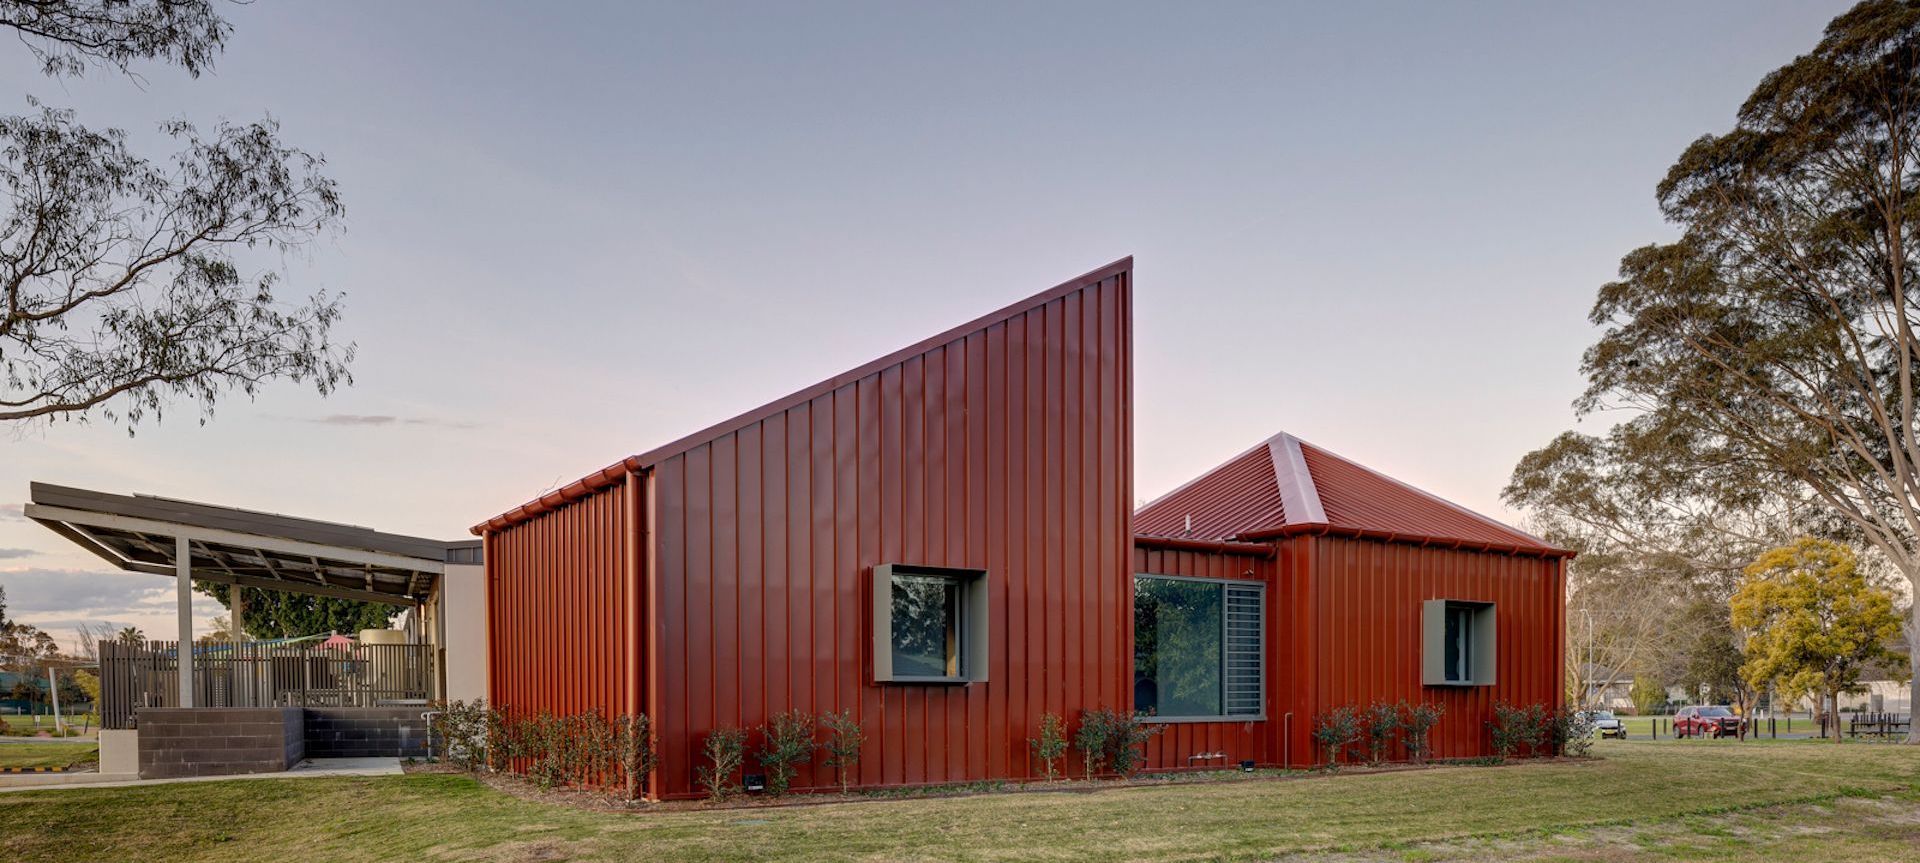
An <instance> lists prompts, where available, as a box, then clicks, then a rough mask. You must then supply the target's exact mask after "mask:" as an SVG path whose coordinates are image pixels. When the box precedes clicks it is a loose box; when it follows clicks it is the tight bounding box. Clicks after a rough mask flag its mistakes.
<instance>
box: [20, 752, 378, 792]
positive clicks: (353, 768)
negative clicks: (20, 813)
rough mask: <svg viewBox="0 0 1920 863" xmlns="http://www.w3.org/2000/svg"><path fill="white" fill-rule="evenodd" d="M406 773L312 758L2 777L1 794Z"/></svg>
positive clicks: (360, 761)
mask: <svg viewBox="0 0 1920 863" xmlns="http://www.w3.org/2000/svg"><path fill="white" fill-rule="evenodd" d="M403 772H405V771H403V770H401V769H400V759H398V758H309V759H307V760H305V761H302V762H300V763H299V764H296V765H294V767H293V769H291V770H286V771H283V772H280V773H247V774H243V775H240V776H187V777H181V778H178V779H141V778H140V777H138V776H135V775H132V774H127V773H22V774H19V775H10V776H0V794H4V793H7V792H9V791H34V790H38V789H44V788H126V787H130V786H138V785H166V784H171V783H175V782H227V781H234V780H243V779H306V778H311V777H320V776H392V775H398V774H400V773H403Z"/></svg>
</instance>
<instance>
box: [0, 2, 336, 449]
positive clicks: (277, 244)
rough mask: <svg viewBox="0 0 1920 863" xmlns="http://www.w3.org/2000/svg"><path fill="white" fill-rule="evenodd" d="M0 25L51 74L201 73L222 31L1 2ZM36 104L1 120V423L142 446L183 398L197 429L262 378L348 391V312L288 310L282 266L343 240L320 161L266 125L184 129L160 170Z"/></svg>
mask: <svg viewBox="0 0 1920 863" xmlns="http://www.w3.org/2000/svg"><path fill="white" fill-rule="evenodd" d="M0 28H6V29H9V30H11V31H12V32H13V33H14V34H15V35H16V36H17V37H19V39H20V40H21V42H22V43H24V44H25V45H27V46H28V48H29V49H31V50H32V51H33V52H34V54H35V56H36V57H38V58H39V59H40V61H41V64H42V71H43V72H45V73H47V74H49V75H78V74H80V73H81V72H82V71H84V70H85V69H86V67H87V66H88V65H90V64H95V63H98V64H103V65H106V66H109V67H113V68H118V69H120V70H121V71H123V72H130V69H129V65H130V63H132V62H133V61H135V60H142V59H149V60H159V61H162V62H167V63H172V64H176V65H179V66H181V67H183V68H185V69H186V70H187V72H188V73H189V74H193V75H198V74H199V72H200V71H201V70H203V69H205V68H207V67H208V66H209V64H210V63H211V61H212V58H213V57H214V56H215V55H217V54H218V53H219V52H220V50H221V49H222V47H223V46H224V43H225V39H226V34H227V32H228V30H229V27H228V25H227V23H226V22H225V21H224V20H223V19H222V18H221V17H220V16H219V14H218V13H217V12H216V11H215V9H214V6H213V4H212V3H211V2H210V0H0ZM27 106H28V109H29V110H28V112H27V113H24V114H17V115H9V116H0V187H4V188H5V191H6V193H7V199H8V201H9V202H10V204H11V207H10V208H9V209H8V210H7V211H6V212H5V213H4V215H0V422H15V423H25V422H33V421H41V420H54V419H71V420H84V419H87V418H89V417H91V416H94V415H100V416H104V417H106V418H107V419H109V420H111V421H114V422H123V423H124V424H125V425H126V428H127V430H128V432H129V433H132V431H133V429H134V427H135V426H137V425H138V424H139V423H140V421H141V420H143V419H145V418H148V417H152V418H154V419H158V418H159V416H160V414H161V411H162V409H163V408H164V406H166V405H167V404H169V403H170V402H172V401H174V400H191V401H194V402H197V403H198V405H199V408H200V415H201V420H202V421H203V422H204V421H205V420H206V419H207V418H208V417H210V416H211V415H212V412H213V408H214V404H215V402H216V401H217V400H218V399H219V398H221V397H222V396H224V395H226V394H229V393H232V392H236V391H237V392H240V393H244V394H246V395H248V396H251V395H253V394H254V392H255V391H256V389H257V388H258V387H259V386H261V385H262V384H265V383H267V382H269V381H274V380H282V379H285V380H292V381H296V382H307V383H311V384H312V385H313V386H314V388H315V389H316V390H318V391H319V392H320V393H321V394H322V395H325V394H327V393H329V392H331V391H332V390H333V389H334V388H335V387H337V386H340V385H342V384H346V383H351V381H352V379H351V377H350V376H349V375H348V373H347V366H348V364H349V363H350V362H351V361H352V359H353V346H352V345H351V344H349V345H344V346H342V345H338V344H335V343H334V341H333V340H332V338H331V335H330V333H331V330H332V327H333V325H334V323H335V322H336V321H337V320H338V318H339V316H340V302H339V300H338V299H336V298H332V297H329V296H327V295H326V294H325V293H324V292H317V293H315V294H313V295H311V296H309V297H308V298H307V299H306V301H305V302H304V303H301V304H289V303H285V302H282V301H281V300H280V299H279V298H278V297H277V291H278V285H279V280H280V272H279V271H278V270H276V269H274V268H273V267H272V263H273V262H274V258H275V257H276V256H284V255H285V254H286V253H289V252H292V251H295V250H297V249H299V248H301V247H303V246H305V245H306V244H307V243H309V242H311V241H312V240H313V239H315V238H316V237H319V236H321V235H323V234H325V233H327V232H330V231H333V230H335V229H337V228H338V227H339V225H340V221H341V219H342V218H343V216H344V213H345V210H344V208H343V207H342V205H341V202H340V197H339V194H338V191H337V188H336V186H335V184H334V181H333V180H332V179H330V178H329V177H327V176H326V174H325V173H324V172H323V168H324V160H323V159H322V158H321V157H319V156H317V155H314V154H311V153H308V152H306V151H304V150H300V149H298V148H295V147H291V146H288V145H287V144H285V143H284V142H282V141H281V140H280V137H279V125H278V124H277V123H275V122H274V121H273V120H272V119H270V118H269V119H265V120H261V121H257V122H253V123H240V124H236V123H227V122H221V123H219V124H218V125H216V126H215V127H214V128H213V129H212V130H211V131H210V132H207V133H205V134H203V133H202V132H200V131H199V130H198V129H197V128H196V127H195V126H194V125H193V124H191V123H188V122H187V121H185V120H173V121H170V122H167V123H165V124H163V125H162V126H161V127H160V131H161V133H162V134H163V135H165V136H167V137H169V138H171V139H172V140H173V141H174V144H175V146H176V147H177V152H175V153H174V155H173V156H172V157H171V158H170V159H167V160H164V161H161V162H156V161H153V160H150V159H147V158H145V157H143V156H140V155H138V154H136V153H135V152H133V150H132V149H131V148H130V147H129V145H128V136H127V134H126V132H125V131H123V130H120V129H115V128H107V129H95V128H91V127H88V126H86V125H83V124H82V123H81V122H79V119H78V117H77V116H76V115H75V114H74V112H72V111H69V110H62V109H58V108H53V107H47V106H43V105H41V104H40V103H39V102H38V101H37V100H35V99H33V98H32V97H28V99H27Z"/></svg>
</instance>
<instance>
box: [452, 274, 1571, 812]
mask: <svg viewBox="0 0 1920 863" xmlns="http://www.w3.org/2000/svg"><path fill="white" fill-rule="evenodd" d="M1131 290H1132V261H1131V259H1125V260H1121V261H1118V262H1116V263H1114V264H1111V265H1109V266H1107V267H1103V268H1101V269H1099V270H1095V271H1094V272H1091V273H1088V274H1086V275H1084V276H1081V277H1080V278H1077V279H1074V280H1072V281H1069V282H1067V283H1065V284H1062V285H1060V286H1058V287H1056V288H1053V289H1052V290H1049V291H1047V292H1045V293H1042V294H1039V295H1037V296H1034V297H1032V298H1030V299H1027V300H1024V301H1022V302H1019V303H1016V304H1014V305H1012V306H1009V307H1007V308H1005V309H1002V310H1000V311H998V312H995V313H993V314H990V315H987V316H985V317H983V318H980V319H978V320H975V321H972V322H970V323H967V324H965V325H962V326H960V327H957V328H955V329H952V330H949V331H947V332H946V333H942V334H941V335H938V336H935V337H933V338H930V339H927V340H925V341H922V342H920V343H918V344H915V345H913V346H911V347H908V348H906V349H904V350H901V351H898V352H896V353H894V354H891V355H888V356H886V357H883V358H881V359H878V360H875V361H874V362H871V363H868V364H867V365H864V366H862V367H860V368H858V369H855V370H853V371H850V372H847V373H846V374H842V375H839V376H837V377H835V378H833V379H831V380H828V381H824V382H822V383H820V384H818V385H816V386H813V387H810V388H808V389H805V390H802V391H801V392H798V393H795V394H793V395H791V396H788V397H787V398H784V399H781V400H779V401H776V402H774V403H772V404H769V405H766V406H763V407H761V408H759V409H756V410H753V411H750V412H748V413H746V414H742V415H741V416H738V417H735V418H733V419H731V420H728V421H726V422H723V423H720V424H718V425H715V426H713V427H711V428H708V429H706V430H704V431H701V432H698V433H696V434H693V435H690V436H688V437H686V438H683V439H681V440H678V441H675V442H673V443H670V444H667V445H666V446H662V447H659V448H657V449H654V450H651V451H648V452H645V453H642V454H640V455H636V456H632V457H630V458H626V459H623V460H621V461H619V462H616V463H615V464H613V465H610V466H608V467H606V468H604V469H602V470H600V471H598V472H596V473H594V474H592V475H590V476H588V477H586V478H584V479H582V480H580V481H578V482H575V483H573V484H572V485H569V486H567V487H565V488H562V489H560V490H559V491H556V492H553V493H550V494H548V495H545V496H543V497H541V498H539V499H538V500H535V501H532V502H529V503H527V504H525V505H523V506H520V507H518V508H516V509H514V510H512V511H510V512H508V513H505V514H503V515H501V516H498V517H496V518H493V519H491V520H489V521H487V522H485V523H483V524H481V525H477V526H476V527H475V528H474V531H475V533H477V534H480V535H481V536H483V537H485V540H486V561H487V595H488V632H489V676H490V681H489V684H490V685H489V690H490V697H491V700H492V701H493V703H494V704H496V705H500V706H502V707H504V708H506V709H508V710H510V711H512V712H539V711H547V712H552V713H555V714H567V713H575V712H580V711H585V710H595V711H601V712H603V713H605V714H608V715H609V716H611V715H614V714H636V713H645V714H647V715H648V716H650V717H652V718H653V720H654V723H655V728H656V729H657V733H658V735H659V738H658V739H659V742H660V751H661V755H662V764H661V767H660V769H659V770H658V771H657V772H656V773H655V775H654V777H653V780H652V785H651V788H650V790H651V792H652V793H653V794H655V795H656V796H662V797H685V796H692V795H694V794H696V793H698V791H697V788H696V785H695V776H696V771H697V769H698V768H699V767H700V766H701V765H702V764H703V763H704V762H702V761H701V759H700V758H699V756H698V752H699V750H700V746H701V743H702V741H703V740H704V739H705V737H706V735H707V734H708V733H709V732H710V731H711V730H713V729H715V728H720V727H735V728H752V727H753V726H756V725H759V724H761V723H763V722H766V721H767V720H768V718H769V717H771V716H772V715H773V714H775V713H779V712H783V711H789V710H799V711H805V712H807V713H810V714H815V715H818V714H824V713H828V712H838V711H850V712H851V713H852V714H853V715H854V716H856V717H858V718H859V719H860V720H861V721H862V723H863V724H864V726H865V729H866V735H867V742H866V747H865V750H864V752H863V757H862V758H861V760H860V763H859V768H858V775H857V776H855V777H854V784H856V785H859V786H866V787H877V786H888V785H913V784H923V783H940V782H956V781H970V780H980V779H1002V778H1004V779H1021V778H1029V777H1033V776H1036V775H1038V774H1039V772H1040V771H1039V768H1038V766H1037V765H1036V764H1034V763H1033V762H1032V759H1031V757H1030V754H1029V746H1028V739H1029V738H1031V737H1033V736H1035V735H1036V734H1037V733H1038V732H1037V726H1038V723H1039V721H1040V719H1041V717H1042V715H1043V714H1046V713H1054V714H1057V715H1060V716H1062V717H1063V718H1065V719H1066V720H1068V721H1069V722H1070V723H1071V722H1073V721H1074V720H1075V719H1076V718H1077V717H1078V715H1079V714H1080V713H1081V712H1082V711H1084V710H1089V709H1094V708H1098V707H1113V708H1118V709H1131V708H1136V707H1138V708H1141V709H1147V708H1148V707H1152V708H1154V710H1155V712H1156V713H1157V714H1159V715H1160V716H1161V717H1164V718H1166V720H1167V721H1168V723H1169V724H1168V727H1169V729H1170V731H1169V733H1166V734H1163V735H1162V736H1161V737H1159V738H1158V739H1156V741H1155V742H1154V743H1153V744H1152V751H1151V752H1150V755H1151V764H1152V765H1153V766H1155V767H1158V768H1178V767H1186V766H1195V767H1199V766H1219V765H1220V764H1221V763H1222V762H1228V763H1238V762H1240V761H1242V760H1252V761H1255V762H1256V763H1262V764H1272V763H1279V762H1280V761H1282V760H1283V759H1285V760H1291V762H1293V763H1306V759H1307V758H1309V757H1310V756H1309V755H1308V754H1307V753H1308V750H1309V749H1310V747H1309V746H1308V743H1307V737H1306V734H1307V729H1308V726H1309V724H1310V721H1311V716H1312V714H1313V713H1314V711H1316V710H1321V709H1325V708H1326V707H1328V706H1332V705H1336V704H1342V703H1356V704H1359V703H1364V702H1367V701H1369V700H1372V699H1376V698H1385V697H1389V696H1391V697H1393V698H1402V697H1404V698H1408V699H1410V700H1412V699H1425V700H1446V701H1447V702H1448V707H1449V710H1450V716H1449V719H1448V720H1446V721H1444V722H1443V723H1442V725H1441V729H1442V732H1443V734H1442V735H1441V736H1440V742H1441V746H1440V754H1443V755H1451V754H1470V753H1474V752H1478V751H1481V747H1483V746H1484V744H1483V743H1482V742H1481V740H1480V738H1481V737H1483V736H1484V734H1483V732H1482V730H1481V728H1482V726H1483V724H1484V723H1483V722H1481V721H1480V720H1479V719H1477V718H1476V717H1479V716H1480V715H1482V714H1483V713H1484V712H1485V711H1486V709H1487V706H1488V705H1490V704H1491V703H1492V699H1505V700H1508V701H1516V702H1520V701H1544V702H1550V703H1557V702H1558V695H1557V693H1558V692H1559V689H1560V686H1559V676H1558V675H1559V668H1560V655H1561V652H1560V650H1559V640H1560V630H1561V622H1560V617H1561V615H1562V606H1561V593H1560V583H1561V578H1562V575H1561V572H1562V569H1561V562H1562V560H1563V558H1564V557H1565V556H1566V553H1565V552H1561V551H1558V550H1556V549H1552V548H1549V547H1547V546H1546V545H1545V544H1543V543H1541V542H1539V541H1538V540H1537V539H1534V538H1533V537H1529V536H1527V535H1525V534H1522V533H1519V532H1518V531H1514V530H1512V529H1511V528H1506V527H1504V526H1502V525H1499V524H1497V523H1494V522H1491V521H1488V520H1486V519H1483V518H1480V517H1478V516H1474V515H1472V514H1471V513H1467V512H1465V511H1464V510H1461V509H1459V508H1458V507H1454V506H1452V505H1451V504H1446V503H1444V502H1441V501H1439V500H1438V499H1436V498H1432V497H1430V496H1427V495H1424V494H1423V493H1420V492H1417V491H1414V490H1412V489H1410V488H1407V487H1406V486H1403V485H1400V484H1398V483H1395V482H1394V481H1392V480H1388V479H1386V478H1384V477H1381V476H1379V475H1378V474H1374V473H1372V472H1371V471H1367V470H1366V469H1364V468H1360V467H1358V466H1357V465H1353V464H1352V463H1351V462H1346V461H1344V460H1341V459H1339V458H1338V457H1336V456H1332V455H1331V454H1328V453H1325V452H1323V451H1320V450H1317V449H1314V448H1312V447H1309V446H1306V445H1302V444H1299V443H1298V442H1295V441H1292V439H1291V438H1286V437H1284V436H1282V437H1280V438H1275V440H1274V441H1273V442H1270V443H1269V444H1268V445H1265V446H1263V447H1260V448H1257V452H1250V453H1249V454H1247V455H1243V456H1242V457H1240V458H1237V459H1235V460H1234V461H1233V462H1230V463H1229V464H1228V465H1225V466H1223V467H1222V468H1221V469H1219V470H1216V471H1214V472H1211V473H1209V474H1208V475H1207V476H1205V477H1202V478H1200V479H1198V480H1195V481H1194V482H1192V483H1189V484H1188V485H1186V486H1184V487H1182V488H1181V489H1179V490H1177V491H1175V492H1174V493H1172V494H1170V495H1167V496H1166V497H1164V498H1162V499H1160V500H1158V501H1156V502H1154V503H1153V504H1150V505H1149V506H1148V507H1147V508H1145V509H1143V510H1141V511H1140V513H1138V514H1137V516H1136V515H1135V514H1134V513H1132V512H1131V511H1130V504H1131V501H1132V500H1133V497H1132V491H1133V489H1132V470H1131V465H1132V461H1133V454H1132V444H1133V434H1132V416H1133V411H1132V314H1131V312H1132V301H1131ZM1256 455H1258V456H1259V457H1258V458H1256V457H1255V456H1256ZM1282 457H1285V458H1287V459H1293V460H1297V461H1298V464H1297V465H1296V464H1293V463H1291V462H1289V463H1288V464H1286V465H1282V464H1281V463H1280V459H1281V458H1282ZM1263 459H1264V461H1263ZM1136 518H1137V520H1138V524H1137V525H1136V523H1135V520H1136ZM1189 519H1191V524H1189ZM1136 527H1138V528H1139V532H1140V533H1142V534H1153V536H1146V535H1142V536H1138V537H1136V536H1135V532H1136V531H1135V528H1136ZM1136 573H1138V574H1145V575H1156V574H1157V575H1168V576H1189V578H1184V579H1159V580H1142V579H1139V578H1136ZM1136 590H1144V591H1145V595H1144V596H1143V597H1140V598H1136ZM1434 599H1439V600H1442V605H1440V606H1434V605H1433V603H1431V602H1427V601H1428V600H1434ZM1449 602H1451V603H1458V604H1459V609H1465V610H1466V613H1464V614H1463V613H1456V612H1457V611H1458V610H1457V609H1455V608H1454V606H1453V605H1447V604H1446V603H1449ZM1143 609H1144V610H1143ZM1436 613H1437V614H1438V615H1439V618H1437V619H1441V620H1442V621H1443V623H1444V622H1445V621H1446V620H1454V619H1455V618H1457V619H1458V623H1459V626H1460V627H1468V626H1469V625H1470V624H1472V623H1473V621H1474V620H1475V619H1484V620H1485V621H1486V625H1485V628H1484V630H1483V631H1481V635H1482V636H1485V637H1489V638H1490V637H1491V636H1493V634H1494V630H1495V627H1496V624H1495V623H1494V622H1493V621H1495V620H1496V619H1497V632H1498V637H1497V642H1495V641H1488V642H1487V644H1486V645H1484V647H1485V649H1484V650H1475V651H1473V660H1472V661H1474V662H1479V661H1481V660H1486V659H1490V657H1491V656H1492V655H1496V654H1497V656H1498V660H1497V663H1494V664H1492V665H1489V666H1488V669H1489V670H1487V671H1486V672H1484V673H1485V674H1487V675H1493V674H1496V673H1497V674H1498V675H1500V677H1499V678H1498V680H1497V682H1496V681H1494V680H1491V679H1489V680H1484V681H1481V680H1473V681H1455V682H1452V683H1444V682H1443V683H1442V684H1439V685H1434V686H1426V685H1423V684H1422V683H1421V680H1420V677H1419V674H1420V671H1421V668H1420V667H1419V666H1420V663H1421V662H1422V655H1421V653H1422V648H1421V647H1420V643H1419V638H1420V637H1421V633H1420V632H1418V631H1416V630H1418V629H1419V627H1420V626H1421V625H1422V623H1423V621H1424V620H1425V618H1424V617H1423V615H1428V616H1432V614H1436ZM1449 615H1452V616H1451V617H1450V616H1449ZM1474 615H1479V618H1475V617H1474ZM1143 628H1144V632H1143V631H1141V630H1142V629H1143ZM1456 634H1457V633H1456ZM1456 641H1457V642H1458V643H1459V645H1460V646H1461V648H1462V649H1463V650H1464V649H1465V648H1466V647H1468V646H1475V647H1481V646H1482V645H1479V644H1478V643H1474V644H1472V645H1469V643H1468V640H1467V639H1465V638H1464V637H1463V638H1459V639H1456ZM1142 645H1146V647H1145V648H1143V647H1142ZM1428 652H1432V651H1428ZM1449 656H1450V657H1451V656H1452V655H1451V654H1449ZM1452 658H1453V659H1458V660H1459V661H1458V662H1457V663H1456V665H1458V668H1456V669H1441V671H1442V672H1446V671H1449V670H1452V671H1460V672H1461V673H1463V674H1464V673H1470V672H1478V670H1479V669H1478V667H1477V666H1475V667H1473V668H1469V665H1470V663H1469V662H1468V661H1467V660H1465V659H1459V658H1458V657H1452ZM1143 669H1144V670H1145V672H1146V673H1144V674H1143ZM1429 670H1431V669H1429ZM1410 675H1411V676H1410ZM1143 698H1144V699H1145V700H1147V701H1150V702H1153V703H1152V704H1150V705H1143V704H1141V703H1140V702H1141V701H1142V699H1143ZM1163 707H1164V708H1168V709H1162V708H1163ZM1176 708H1177V709H1176ZM1194 711H1199V712H1200V713H1204V714H1205V715H1199V714H1194V715H1178V716H1176V715H1174V714H1175V713H1182V714H1187V713H1193V712H1194ZM1289 717H1291V718H1289ZM1449 735H1450V736H1449ZM1199 756H1205V757H1199ZM749 769H750V770H753V769H754V768H752V767H751V766H750V767H749ZM794 784H795V787H797V788H809V787H824V786H829V785H834V784H835V780H834V777H833V776H832V774H831V772H830V771H828V770H827V769H826V768H825V767H824V765H823V764H822V763H821V762H820V761H819V760H818V759H816V760H815V762H814V763H813V764H812V765H810V766H809V767H808V768H807V769H804V770H802V771H801V774H800V775H799V776H798V777H797V778H796V779H795V783H794Z"/></svg>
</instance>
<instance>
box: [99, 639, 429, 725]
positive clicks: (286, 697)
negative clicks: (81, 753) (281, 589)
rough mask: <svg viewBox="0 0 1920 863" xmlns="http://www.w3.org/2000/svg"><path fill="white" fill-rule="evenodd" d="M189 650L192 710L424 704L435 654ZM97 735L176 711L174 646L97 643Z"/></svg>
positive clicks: (375, 647)
mask: <svg viewBox="0 0 1920 863" xmlns="http://www.w3.org/2000/svg"><path fill="white" fill-rule="evenodd" d="M192 649H193V693H194V695H193V700H194V705H195V706H196V707H308V706H312V707H381V706H388V705H398V704H415V703H424V702H425V701H426V700H427V699H428V698H429V697H430V696H431V694H432V692H433V680H434V674H433V646H432V645H427V644H358V645H354V646H352V647H340V648H330V647H321V646H319V645H317V644H287V643H280V642H257V641H240V642H210V643H206V644H196V645H193V646H192ZM99 653H100V727H102V728H108V729H123V728H132V727H134V715H135V714H134V711H136V710H138V709H139V708H142V707H178V706H180V705H179V701H180V653H179V644H178V643H176V642H171V641H148V642H143V643H139V644H127V643H122V642H110V641H102V642H100V644H99Z"/></svg>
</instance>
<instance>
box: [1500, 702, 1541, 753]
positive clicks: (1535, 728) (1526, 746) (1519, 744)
mask: <svg viewBox="0 0 1920 863" xmlns="http://www.w3.org/2000/svg"><path fill="white" fill-rule="evenodd" d="M1551 725H1552V718H1551V716H1550V715H1549V712H1548V710H1547V708H1546V706H1545V705H1542V704H1528V705H1520V706H1517V705H1512V704H1508V703H1506V702H1504V701H1501V702H1498V703H1496V704H1494V705H1493V719H1492V720H1491V721H1489V722H1488V723H1487V731H1488V732H1489V733H1490V734H1491V736H1492V738H1493V751H1494V754H1495V755H1497V756H1498V757H1499V758H1500V759H1501V760H1503V761H1504V760H1506V759H1508V758H1512V757H1514V756H1515V755H1518V754H1520V753H1521V751H1522V750H1528V751H1532V752H1538V751H1539V750H1540V747H1541V746H1542V745H1544V744H1546V743H1547V741H1548V739H1549V735H1550V734H1551V733H1552V728H1551Z"/></svg>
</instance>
